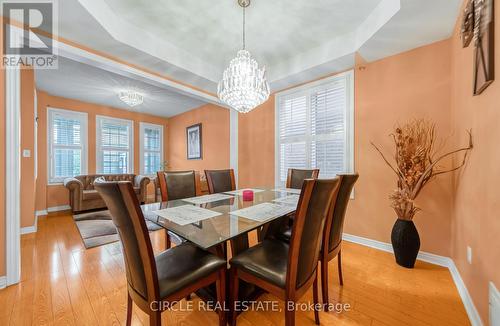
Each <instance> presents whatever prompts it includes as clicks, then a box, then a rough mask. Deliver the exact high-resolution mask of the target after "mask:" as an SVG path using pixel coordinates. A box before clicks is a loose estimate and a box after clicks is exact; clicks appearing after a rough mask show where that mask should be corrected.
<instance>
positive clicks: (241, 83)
mask: <svg viewBox="0 0 500 326" xmlns="http://www.w3.org/2000/svg"><path fill="white" fill-rule="evenodd" d="M238 4H239V5H240V6H241V7H242V8H243V49H242V50H239V51H238V53H237V54H236V58H234V59H233V60H231V62H230V63H229V67H227V68H226V70H224V74H223V76H222V80H221V81H220V82H219V85H218V89H217V95H218V96H219V99H220V100H221V101H222V102H224V103H226V104H228V105H229V106H230V107H232V108H233V109H235V110H237V111H239V112H242V113H247V112H250V111H251V110H253V109H254V108H255V107H257V106H259V105H260V104H262V103H264V102H265V101H267V99H268V98H269V84H268V83H267V80H266V76H265V73H266V69H265V68H262V69H259V65H258V63H257V61H255V59H253V58H252V55H251V54H250V52H248V51H247V50H245V8H246V7H248V6H249V5H250V0H238Z"/></svg>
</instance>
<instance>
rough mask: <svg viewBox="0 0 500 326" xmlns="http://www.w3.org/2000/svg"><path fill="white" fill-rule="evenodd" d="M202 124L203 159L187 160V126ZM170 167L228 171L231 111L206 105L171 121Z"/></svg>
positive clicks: (177, 116) (172, 118)
mask: <svg viewBox="0 0 500 326" xmlns="http://www.w3.org/2000/svg"><path fill="white" fill-rule="evenodd" d="M197 123H201V124H202V159H201V160H188V159H187V158H186V146H187V145H186V127H188V126H191V125H194V124H197ZM168 125H169V128H168V138H169V143H168V165H169V169H172V170H197V171H200V172H201V173H203V170H205V169H227V168H229V110H228V109H226V108H223V107H220V106H217V105H213V104H206V105H203V106H201V107H199V108H196V109H194V110H191V111H188V112H185V113H182V114H179V115H176V116H174V117H171V118H169V123H168Z"/></svg>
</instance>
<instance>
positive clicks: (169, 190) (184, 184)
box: [156, 170, 201, 201]
mask: <svg viewBox="0 0 500 326" xmlns="http://www.w3.org/2000/svg"><path fill="white" fill-rule="evenodd" d="M156 175H157V177H158V183H159V184H160V193H161V200H162V201H169V200H175V199H184V198H189V197H195V196H198V195H200V194H201V186H200V174H199V173H198V171H193V170H191V171H158V172H156Z"/></svg>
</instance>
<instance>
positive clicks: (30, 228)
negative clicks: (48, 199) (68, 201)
mask: <svg viewBox="0 0 500 326" xmlns="http://www.w3.org/2000/svg"><path fill="white" fill-rule="evenodd" d="M69 209H71V207H70V206H69V205H63V206H54V207H49V208H47V209H42V210H39V211H36V212H35V223H34V224H33V225H32V226H25V227H23V228H21V234H28V233H35V232H36V231H37V230H38V217H39V216H46V215H47V214H48V213H52V212H59V211H66V210H69Z"/></svg>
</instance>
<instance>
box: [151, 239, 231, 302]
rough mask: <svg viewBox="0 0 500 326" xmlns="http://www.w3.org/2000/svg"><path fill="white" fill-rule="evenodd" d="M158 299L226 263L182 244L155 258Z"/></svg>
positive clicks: (205, 252)
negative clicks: (158, 290) (158, 288)
mask: <svg viewBox="0 0 500 326" xmlns="http://www.w3.org/2000/svg"><path fill="white" fill-rule="evenodd" d="M155 260H156V269H157V270H158V283H159V286H160V297H161V298H165V297H168V296H169V295H171V294H173V293H175V292H177V291H179V290H181V289H182V288H184V287H186V286H188V285H190V284H192V283H194V282H196V281H197V280H199V279H201V278H203V277H206V276H208V275H210V274H212V273H213V272H215V271H217V270H219V269H220V268H222V267H224V268H225V264H226V261H225V260H224V259H222V258H219V257H217V256H215V255H212V254H211V253H209V252H208V251H204V250H202V249H200V248H198V247H196V246H195V245H193V244H191V243H187V242H184V243H182V244H180V245H178V246H175V247H173V248H171V249H168V250H165V251H164V252H162V253H161V254H159V255H157V256H156V257H155Z"/></svg>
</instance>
